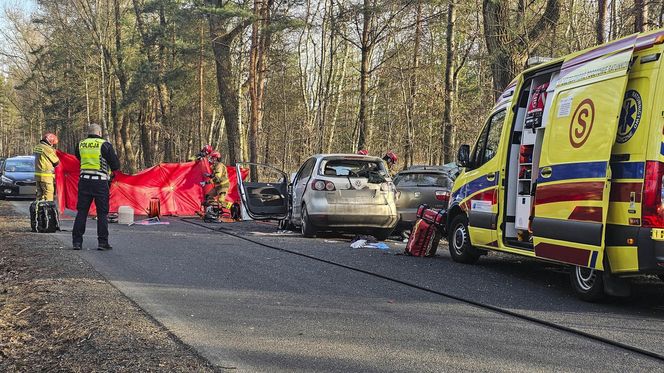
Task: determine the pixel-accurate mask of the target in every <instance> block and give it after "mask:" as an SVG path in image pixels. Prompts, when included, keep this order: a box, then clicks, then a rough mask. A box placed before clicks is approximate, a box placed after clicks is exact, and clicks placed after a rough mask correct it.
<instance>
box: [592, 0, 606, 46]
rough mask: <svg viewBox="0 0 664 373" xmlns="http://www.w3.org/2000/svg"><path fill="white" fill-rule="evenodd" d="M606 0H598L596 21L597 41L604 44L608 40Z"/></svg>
mask: <svg viewBox="0 0 664 373" xmlns="http://www.w3.org/2000/svg"><path fill="white" fill-rule="evenodd" d="M605 25H606V0H597V22H596V23H595V41H596V42H597V44H604V42H605V41H606V38H605V35H606V27H605Z"/></svg>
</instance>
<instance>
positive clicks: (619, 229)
mask: <svg viewBox="0 0 664 373" xmlns="http://www.w3.org/2000/svg"><path fill="white" fill-rule="evenodd" d="M651 234H652V228H646V227H635V226H625V225H615V224H609V225H607V227H606V240H605V242H606V246H609V247H611V246H613V247H619V248H625V249H628V248H636V261H637V262H638V270H637V271H636V272H632V271H626V272H620V273H619V274H624V275H631V274H664V241H659V240H654V239H653V238H652V237H651ZM630 239H631V240H634V241H635V242H634V243H633V244H632V245H629V244H627V242H628V240H630Z"/></svg>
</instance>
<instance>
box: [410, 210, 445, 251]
mask: <svg viewBox="0 0 664 373" xmlns="http://www.w3.org/2000/svg"><path fill="white" fill-rule="evenodd" d="M440 236H441V235H440V233H439V232H438V229H437V228H436V226H435V225H434V224H432V223H429V222H427V221H426V220H422V219H418V220H417V222H415V225H414V226H413V230H412V231H411V233H410V237H408V243H407V244H406V254H407V255H412V256H434V255H436V250H437V249H438V243H439V242H440Z"/></svg>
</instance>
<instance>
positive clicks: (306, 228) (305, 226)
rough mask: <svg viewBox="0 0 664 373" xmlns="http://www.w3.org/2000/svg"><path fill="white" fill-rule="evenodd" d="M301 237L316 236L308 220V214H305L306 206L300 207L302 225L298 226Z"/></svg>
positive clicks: (314, 229)
mask: <svg viewBox="0 0 664 373" xmlns="http://www.w3.org/2000/svg"><path fill="white" fill-rule="evenodd" d="M300 228H301V231H302V236H304V237H307V238H311V237H314V236H315V235H316V228H315V227H314V226H313V224H312V223H311V221H310V220H309V214H308V213H307V206H306V205H302V223H301V225H300Z"/></svg>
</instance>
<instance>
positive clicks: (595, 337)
mask: <svg viewBox="0 0 664 373" xmlns="http://www.w3.org/2000/svg"><path fill="white" fill-rule="evenodd" d="M181 220H182V221H183V222H185V223H189V224H192V225H196V226H198V227H201V228H205V229H208V230H211V231H215V232H220V233H223V234H226V235H229V236H232V237H235V238H238V239H241V240H243V241H247V242H250V243H253V244H255V245H259V246H262V247H265V248H268V249H272V250H276V251H281V252H284V253H288V254H292V255H297V256H300V257H304V258H307V259H311V260H315V261H318V262H321V263H325V264H329V265H333V266H336V267H340V268H344V269H348V270H351V271H354V272H358V273H363V274H366V275H369V276H373V277H376V278H380V279H383V280H387V281H390V282H393V283H396V284H400V285H404V286H408V287H410V288H413V289H417V290H421V291H424V292H427V293H431V294H436V295H439V296H442V297H445V298H448V299H452V300H455V301H458V302H461V303H465V304H468V305H471V306H474V307H477V308H481V309H484V310H488V311H492V312H495V313H498V314H501V315H507V316H510V317H514V318H517V319H521V320H525V321H528V322H531V323H534V324H538V325H540V326H544V327H547V328H550V329H553V330H557V331H562V332H565V333H568V334H572V335H576V336H580V337H585V338H588V339H591V340H594V341H597V342H600V343H603V344H606V345H608V346H612V347H616V348H620V349H623V350H626V351H630V352H633V353H636V354H640V355H644V356H647V357H650V358H653V359H655V360H659V361H661V362H663V363H664V355H663V354H660V353H657V352H654V351H649V350H646V349H643V348H640V347H636V346H632V345H628V344H626V343H622V342H618V341H614V340H611V339H608V338H604V337H601V336H598V335H595V334H592V333H588V332H584V331H582V330H578V329H574V328H570V327H568V326H564V325H560V324H556V323H554V322H551V321H546V320H542V319H538V318H536V317H532V316H528V315H524V314H521V313H518V312H514V311H510V310H508V309H505V308H501V307H496V306H492V305H490V304H487V303H482V302H478V301H474V300H472V299H468V298H464V297H461V296H458V295H454V294H450V293H447V292H444V291H439V290H433V289H429V288H426V287H424V286H420V285H417V284H414V283H412V282H408V281H404V280H399V279H397V278H394V277H390V276H386V275H383V274H380V273H377V272H373V271H368V270H366V269H362V268H359V267H354V266H352V265H348V264H343V263H339V262H335V261H333V260H329V259H323V258H319V257H316V256H313V255H309V254H304V253H301V252H298V251H294V250H289V249H285V248H283V247H278V246H273V245H270V244H266V243H263V242H260V241H257V240H253V239H251V238H247V237H245V236H242V235H239V234H236V233H233V232H231V231H229V230H227V229H223V228H217V227H210V226H208V225H206V224H203V223H201V222H199V219H195V218H181Z"/></svg>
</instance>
